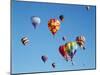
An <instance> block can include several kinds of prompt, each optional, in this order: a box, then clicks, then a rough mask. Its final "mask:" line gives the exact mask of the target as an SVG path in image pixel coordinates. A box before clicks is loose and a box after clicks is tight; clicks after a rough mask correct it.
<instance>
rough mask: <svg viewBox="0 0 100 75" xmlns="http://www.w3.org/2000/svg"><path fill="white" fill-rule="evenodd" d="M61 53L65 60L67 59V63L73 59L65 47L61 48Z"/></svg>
mask: <svg viewBox="0 0 100 75" xmlns="http://www.w3.org/2000/svg"><path fill="white" fill-rule="evenodd" d="M59 53H60V54H61V55H62V56H63V57H64V59H65V60H66V61H68V60H70V59H71V57H70V56H69V54H68V51H66V48H65V45H61V46H60V47H59Z"/></svg>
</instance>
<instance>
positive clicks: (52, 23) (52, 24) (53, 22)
mask: <svg viewBox="0 0 100 75" xmlns="http://www.w3.org/2000/svg"><path fill="white" fill-rule="evenodd" d="M48 28H49V30H50V31H51V33H52V34H53V35H55V34H56V33H57V31H58V30H59V29H60V22H59V20H57V19H50V20H49V21H48Z"/></svg>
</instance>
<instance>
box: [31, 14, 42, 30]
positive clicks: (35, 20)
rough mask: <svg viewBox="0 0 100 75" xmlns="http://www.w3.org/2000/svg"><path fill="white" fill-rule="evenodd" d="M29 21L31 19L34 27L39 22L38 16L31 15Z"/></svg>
mask: <svg viewBox="0 0 100 75" xmlns="http://www.w3.org/2000/svg"><path fill="white" fill-rule="evenodd" d="M31 21H32V25H33V26H34V28H35V29H36V27H37V26H38V25H39V24H40V22H41V20H40V18H39V17H38V16H32V17H31Z"/></svg>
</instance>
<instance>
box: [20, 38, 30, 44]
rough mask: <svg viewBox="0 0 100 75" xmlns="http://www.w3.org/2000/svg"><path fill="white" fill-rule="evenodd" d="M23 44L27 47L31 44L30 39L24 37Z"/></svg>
mask: <svg viewBox="0 0 100 75" xmlns="http://www.w3.org/2000/svg"><path fill="white" fill-rule="evenodd" d="M21 42H22V44H23V45H27V44H28V43H29V39H28V37H23V38H22V39H21Z"/></svg>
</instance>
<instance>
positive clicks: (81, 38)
mask: <svg viewBox="0 0 100 75" xmlns="http://www.w3.org/2000/svg"><path fill="white" fill-rule="evenodd" d="M76 42H77V44H78V45H79V46H80V47H81V48H83V49H85V47H84V44H85V37H84V36H77V37H76Z"/></svg>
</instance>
